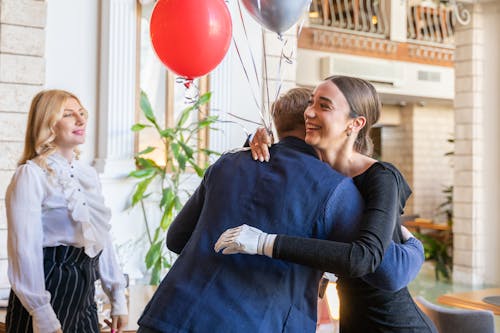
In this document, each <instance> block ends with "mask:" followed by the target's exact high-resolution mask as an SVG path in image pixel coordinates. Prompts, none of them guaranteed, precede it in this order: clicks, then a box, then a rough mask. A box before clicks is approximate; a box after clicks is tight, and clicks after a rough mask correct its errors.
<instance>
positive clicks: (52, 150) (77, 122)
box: [6, 90, 127, 333]
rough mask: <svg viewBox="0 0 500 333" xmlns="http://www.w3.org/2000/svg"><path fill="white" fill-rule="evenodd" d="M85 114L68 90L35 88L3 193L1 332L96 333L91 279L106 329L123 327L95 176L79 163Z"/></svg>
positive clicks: (118, 282)
mask: <svg viewBox="0 0 500 333" xmlns="http://www.w3.org/2000/svg"><path fill="white" fill-rule="evenodd" d="M87 116H88V115H87V111H86V110H85V109H84V108H83V107H82V104H81V103H80V101H79V99H78V98H77V97H76V96H75V95H73V94H71V93H69V92H67V91H63V90H46V91H42V92H40V93H38V94H37V95H36V96H35V97H34V98H33V100H32V102H31V107H30V111H29V115H28V124H27V128H26V140H25V143H24V152H23V155H22V157H21V159H20V161H19V163H18V167H17V169H16V172H15V174H14V176H13V178H12V180H11V183H10V185H9V187H8V188H7V193H6V206H7V223H8V242H7V244H8V265H9V270H8V276H9V281H10V284H11V287H12V291H11V294H10V297H9V305H8V308H7V318H6V324H7V332H39V333H53V332H68V333H69V332H71V333H76V332H81V333H84V332H85V333H93V332H95V333H97V332H99V323H98V317H97V309H96V305H95V302H94V293H95V290H94V282H95V281H96V279H98V278H100V280H101V283H102V286H103V289H104V291H105V292H106V294H107V295H108V296H109V297H110V300H111V303H112V310H111V315H112V326H113V328H115V329H118V332H121V329H122V327H123V326H124V325H125V324H126V322H127V304H126V299H125V293H124V291H125V279H124V277H123V274H122V272H121V270H120V268H119V266H118V264H117V260H116V255H115V253H114V250H113V246H112V243H111V237H110V234H109V229H110V224H109V219H110V211H109V209H108V208H107V207H106V206H105V205H104V199H103V197H102V193H101V187H100V183H99V178H98V176H97V173H96V172H95V170H94V169H93V168H91V167H90V166H87V165H85V164H84V163H81V162H80V161H79V160H78V155H79V151H78V149H77V147H78V145H80V144H82V143H84V142H85V134H86V125H87Z"/></svg>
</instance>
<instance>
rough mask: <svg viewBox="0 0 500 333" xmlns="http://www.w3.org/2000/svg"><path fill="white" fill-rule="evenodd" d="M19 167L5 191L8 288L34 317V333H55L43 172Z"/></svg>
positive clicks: (56, 322) (35, 168) (55, 317)
mask: <svg viewBox="0 0 500 333" xmlns="http://www.w3.org/2000/svg"><path fill="white" fill-rule="evenodd" d="M37 168H38V167H37V166H35V165H30V164H25V165H22V166H20V167H19V168H18V169H17V171H16V173H15V175H14V177H13V178H12V181H11V183H10V185H9V187H8V189H7V193H6V199H5V200H6V208H7V225H8V238H7V250H8V276H9V281H10V284H11V288H12V290H13V291H14V293H15V294H16V296H17V297H18V298H19V300H20V301H21V303H22V305H23V306H24V308H25V309H26V310H27V311H28V312H29V313H30V315H32V316H33V330H34V332H55V331H56V330H58V329H59V328H60V327H61V325H60V323H59V320H58V319H57V316H56V314H55V312H54V309H53V308H52V306H51V305H50V293H49V292H48V291H47V290H46V289H45V274H44V268H43V228H42V202H43V197H44V188H43V184H42V179H41V178H42V176H43V174H42V171H41V169H40V170H37Z"/></svg>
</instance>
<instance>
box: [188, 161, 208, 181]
mask: <svg viewBox="0 0 500 333" xmlns="http://www.w3.org/2000/svg"><path fill="white" fill-rule="evenodd" d="M189 164H191V166H192V167H193V169H194V171H196V174H197V175H198V177H203V174H204V173H205V169H203V168H200V166H199V165H198V164H196V162H195V161H193V160H192V159H190V160H189Z"/></svg>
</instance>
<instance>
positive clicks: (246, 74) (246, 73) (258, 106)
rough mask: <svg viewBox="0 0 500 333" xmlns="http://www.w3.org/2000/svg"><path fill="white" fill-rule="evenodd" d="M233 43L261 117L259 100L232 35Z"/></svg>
mask: <svg viewBox="0 0 500 333" xmlns="http://www.w3.org/2000/svg"><path fill="white" fill-rule="evenodd" d="M233 43H234V48H235V49H236V54H238V59H239V60H240V63H241V67H243V72H244V73H245V77H246V78H247V82H248V85H249V86H250V90H251V91H252V97H253V100H254V102H255V105H256V106H257V110H259V114H260V117H261V118H262V112H261V106H260V104H259V102H258V101H257V97H256V96H255V92H254V90H253V87H252V83H251V82H250V77H249V76H248V72H247V69H246V67H245V64H244V63H243V59H242V58H241V54H240V50H239V48H238V45H237V44H236V40H235V39H234V37H233Z"/></svg>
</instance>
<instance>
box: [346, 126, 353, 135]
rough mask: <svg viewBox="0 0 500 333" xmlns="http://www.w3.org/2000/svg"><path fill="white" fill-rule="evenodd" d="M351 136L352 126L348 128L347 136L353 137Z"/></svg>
mask: <svg viewBox="0 0 500 333" xmlns="http://www.w3.org/2000/svg"><path fill="white" fill-rule="evenodd" d="M351 134H352V126H349V127H348V128H347V131H346V135H347V136H351Z"/></svg>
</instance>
